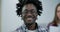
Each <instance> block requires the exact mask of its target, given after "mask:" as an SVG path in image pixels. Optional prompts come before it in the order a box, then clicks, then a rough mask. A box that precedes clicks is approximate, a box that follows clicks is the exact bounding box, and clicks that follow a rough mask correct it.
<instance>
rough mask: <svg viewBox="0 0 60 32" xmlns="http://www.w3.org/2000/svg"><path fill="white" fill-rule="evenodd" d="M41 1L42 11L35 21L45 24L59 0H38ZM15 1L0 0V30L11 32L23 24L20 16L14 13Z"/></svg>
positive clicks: (51, 18) (49, 19) (16, 0)
mask: <svg viewBox="0 0 60 32" xmlns="http://www.w3.org/2000/svg"><path fill="white" fill-rule="evenodd" d="M40 1H41V2H42V6H43V11H42V14H41V16H38V19H37V21H36V22H37V23H38V24H39V25H43V26H47V25H48V23H50V22H51V21H52V20H53V18H54V14H55V7H56V5H57V4H58V3H59V2H60V0H40ZM16 3H18V0H0V31H1V32H11V31H14V30H15V29H16V28H18V27H20V26H21V25H22V24H23V20H22V19H21V17H18V16H17V14H16Z"/></svg>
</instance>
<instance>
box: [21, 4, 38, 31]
mask: <svg viewBox="0 0 60 32" xmlns="http://www.w3.org/2000/svg"><path fill="white" fill-rule="evenodd" d="M37 15H38V14H37V9H36V7H35V6H34V5H33V4H26V5H24V6H23V8H22V19H23V20H24V23H25V25H26V27H27V28H28V29H29V30H35V29H36V22H35V21H36V19H37Z"/></svg>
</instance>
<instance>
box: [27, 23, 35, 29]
mask: <svg viewBox="0 0 60 32" xmlns="http://www.w3.org/2000/svg"><path fill="white" fill-rule="evenodd" d="M27 28H28V29H29V30H35V29H36V23H33V24H31V25H28V26H27Z"/></svg>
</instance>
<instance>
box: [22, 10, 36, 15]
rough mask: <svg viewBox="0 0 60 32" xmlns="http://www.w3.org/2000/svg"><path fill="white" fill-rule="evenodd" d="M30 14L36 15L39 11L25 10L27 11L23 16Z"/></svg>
mask: <svg viewBox="0 0 60 32" xmlns="http://www.w3.org/2000/svg"><path fill="white" fill-rule="evenodd" d="M28 13H31V14H36V13H37V11H36V10H25V11H23V12H22V14H28Z"/></svg>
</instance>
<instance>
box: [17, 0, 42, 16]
mask: <svg viewBox="0 0 60 32" xmlns="http://www.w3.org/2000/svg"><path fill="white" fill-rule="evenodd" d="M29 3H32V4H34V5H35V6H36V8H37V13H38V15H39V16H40V15H41V13H42V11H43V8H42V3H41V1H39V0H19V3H17V4H16V8H17V10H16V13H17V15H18V16H21V14H22V7H23V6H24V5H26V4H29Z"/></svg>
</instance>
